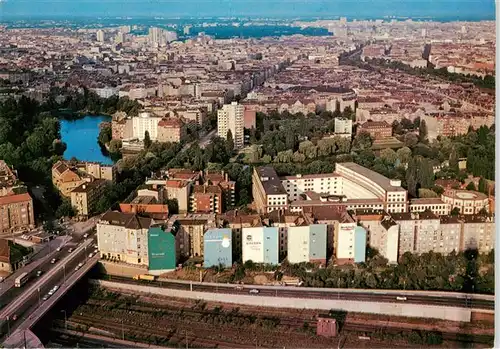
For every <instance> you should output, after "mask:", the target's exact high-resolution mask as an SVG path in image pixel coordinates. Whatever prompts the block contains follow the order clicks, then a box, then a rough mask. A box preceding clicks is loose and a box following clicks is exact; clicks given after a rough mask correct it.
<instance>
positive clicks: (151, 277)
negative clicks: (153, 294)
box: [134, 274, 156, 281]
mask: <svg viewBox="0 0 500 349" xmlns="http://www.w3.org/2000/svg"><path fill="white" fill-rule="evenodd" d="M134 280H146V281H155V280H156V276H154V275H149V274H140V275H136V276H134Z"/></svg>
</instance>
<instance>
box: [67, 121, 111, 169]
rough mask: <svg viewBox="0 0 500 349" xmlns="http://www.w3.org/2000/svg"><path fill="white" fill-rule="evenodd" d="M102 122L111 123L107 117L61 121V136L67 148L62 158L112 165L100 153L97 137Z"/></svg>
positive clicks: (107, 158)
mask: <svg viewBox="0 0 500 349" xmlns="http://www.w3.org/2000/svg"><path fill="white" fill-rule="evenodd" d="M103 121H111V118H110V117H108V116H86V117H84V118H83V119H79V120H74V121H68V120H62V121H61V136H62V140H63V142H65V143H66V145H67V146H68V148H67V149H66V151H65V152H64V158H65V159H67V160H69V159H71V158H72V157H75V158H77V159H78V160H81V161H95V162H101V163H104V164H112V163H113V161H112V160H111V159H110V158H109V157H107V156H104V155H103V154H102V152H101V148H100V147H99V144H97V137H98V136H99V124H100V123H101V122H103Z"/></svg>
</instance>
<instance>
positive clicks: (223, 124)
mask: <svg viewBox="0 0 500 349" xmlns="http://www.w3.org/2000/svg"><path fill="white" fill-rule="evenodd" d="M244 113H245V107H244V106H243V105H240V104H238V102H232V103H231V104H225V105H224V106H223V107H222V109H220V110H218V111H217V135H218V136H219V137H221V138H223V139H227V133H228V131H231V134H232V135H233V140H234V148H235V149H241V148H243V146H244V140H245V135H244V129H245V120H244Z"/></svg>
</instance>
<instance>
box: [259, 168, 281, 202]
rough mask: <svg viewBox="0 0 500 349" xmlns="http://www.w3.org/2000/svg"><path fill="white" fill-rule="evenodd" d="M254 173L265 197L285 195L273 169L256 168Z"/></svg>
mask: <svg viewBox="0 0 500 349" xmlns="http://www.w3.org/2000/svg"><path fill="white" fill-rule="evenodd" d="M255 171H256V172H257V174H258V175H259V178H260V182H261V183H262V186H263V187H264V191H265V192H266V194H267V195H286V190H285V188H283V185H282V184H281V180H280V178H279V177H278V174H277V173H276V171H275V170H274V168H273V167H271V166H264V167H257V168H256V169H255Z"/></svg>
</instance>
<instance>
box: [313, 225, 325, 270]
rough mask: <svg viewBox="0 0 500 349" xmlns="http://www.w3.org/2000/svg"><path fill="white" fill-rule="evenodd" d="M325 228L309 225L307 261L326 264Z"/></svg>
mask: <svg viewBox="0 0 500 349" xmlns="http://www.w3.org/2000/svg"><path fill="white" fill-rule="evenodd" d="M326 244H327V226H326V224H311V225H310V226H309V260H310V261H311V262H321V263H326Z"/></svg>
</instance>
